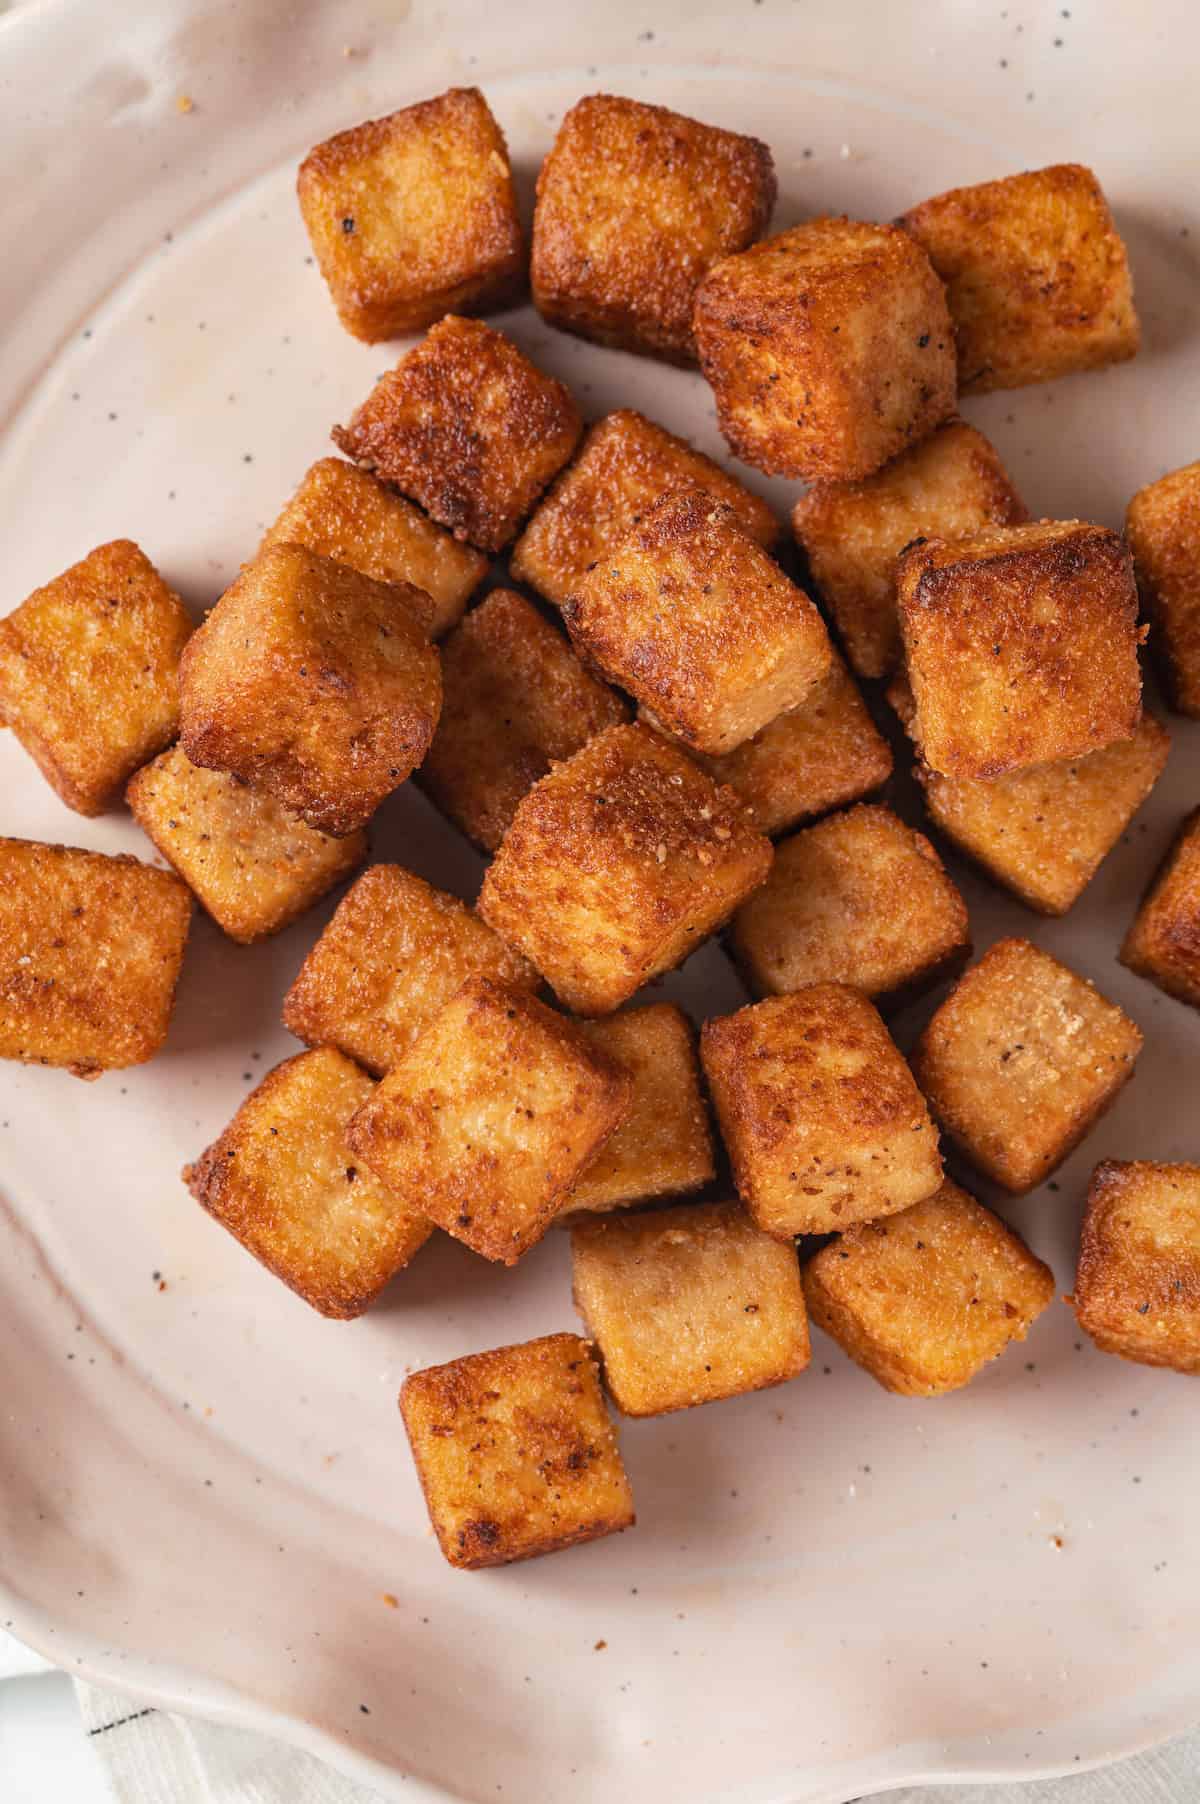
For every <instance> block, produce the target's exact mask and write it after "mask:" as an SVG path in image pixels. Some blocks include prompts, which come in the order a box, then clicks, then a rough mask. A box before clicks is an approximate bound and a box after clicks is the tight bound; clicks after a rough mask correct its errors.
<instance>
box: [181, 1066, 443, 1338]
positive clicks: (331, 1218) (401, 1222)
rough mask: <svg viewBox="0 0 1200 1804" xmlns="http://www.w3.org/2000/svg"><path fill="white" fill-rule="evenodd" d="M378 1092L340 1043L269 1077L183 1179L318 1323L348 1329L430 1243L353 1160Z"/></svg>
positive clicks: (420, 1222)
mask: <svg viewBox="0 0 1200 1804" xmlns="http://www.w3.org/2000/svg"><path fill="white" fill-rule="evenodd" d="M374 1088H375V1086H374V1084H373V1083H372V1082H371V1080H370V1078H369V1077H368V1076H367V1075H366V1073H365V1072H363V1071H360V1070H359V1068H358V1066H357V1065H355V1064H353V1063H352V1062H351V1061H350V1060H349V1059H347V1058H343V1057H342V1054H341V1053H340V1052H336V1051H335V1050H334V1048H333V1047H332V1046H323V1047H321V1048H320V1049H319V1050H318V1051H316V1052H301V1053H297V1054H296V1056H295V1058H291V1059H285V1060H284V1062H283V1064H282V1065H276V1067H275V1069H274V1070H273V1071H269V1072H268V1073H267V1075H266V1077H264V1079H263V1081H262V1083H261V1084H259V1086H258V1088H257V1089H256V1090H254V1091H252V1092H251V1094H250V1095H249V1096H248V1097H247V1098H246V1100H245V1102H244V1103H243V1104H242V1106H241V1108H240V1109H239V1110H238V1112H237V1114H236V1115H235V1116H234V1118H233V1120H232V1121H231V1122H230V1124H229V1126H228V1127H227V1128H226V1129H225V1132H224V1133H223V1134H222V1135H221V1137H220V1139H218V1140H214V1142H213V1144H212V1145H211V1146H210V1147H208V1148H207V1149H206V1151H204V1152H203V1153H201V1155H200V1157H199V1158H198V1159H197V1161H196V1163H195V1164H194V1165H188V1166H185V1168H184V1172H183V1181H184V1183H185V1184H186V1185H187V1187H188V1189H189V1190H190V1191H191V1193H192V1195H193V1196H194V1197H195V1199H196V1201H197V1202H198V1203H200V1204H202V1205H203V1207H204V1208H205V1209H207V1210H208V1213H209V1214H210V1215H211V1216H212V1217H213V1218H214V1219H215V1220H216V1221H219V1222H220V1224H221V1226H222V1227H223V1228H228V1230H229V1232H230V1233H231V1234H232V1235H233V1237H234V1239H235V1240H240V1241H241V1243H242V1245H243V1246H244V1247H245V1249H246V1251H247V1252H248V1253H253V1255H254V1257H255V1258H256V1259H257V1260H258V1261H259V1263H260V1264H262V1265H265V1266H266V1268H267V1270H268V1271H269V1272H274V1274H275V1276H276V1277H277V1278H282V1280H283V1282H284V1283H285V1284H286V1285H287V1286H288V1288H289V1289H290V1290H294V1291H295V1292H296V1295H297V1296H299V1297H303V1298H304V1301H305V1302H306V1303H310V1304H311V1305H312V1307H313V1308H314V1309H316V1310H318V1311H319V1312H320V1313H321V1315H327V1316H334V1317H336V1318H338V1319H340V1320H342V1321H349V1320H351V1319H352V1318H353V1317H354V1316H357V1315H361V1314H362V1313H363V1311H364V1310H365V1309H369V1308H370V1306H371V1304H372V1303H373V1302H374V1301H375V1298H376V1297H377V1296H378V1295H379V1292H380V1291H381V1290H382V1289H383V1287H384V1285H385V1284H386V1283H388V1281H389V1280H390V1279H391V1278H394V1277H395V1275H396V1273H397V1272H398V1271H400V1270H401V1269H402V1268H403V1267H404V1266H406V1265H407V1264H408V1262H409V1260H410V1259H412V1258H413V1256H414V1255H415V1254H416V1253H418V1252H419V1251H420V1250H421V1248H422V1247H423V1246H424V1245H425V1242H426V1241H427V1240H428V1238H429V1236H430V1235H431V1234H432V1232H433V1224H432V1223H431V1222H429V1221H427V1220H426V1219H425V1217H424V1216H422V1215H418V1214H417V1213H416V1211H415V1210H410V1209H406V1208H404V1207H403V1206H402V1205H401V1204H399V1203H398V1202H397V1201H396V1198H395V1197H394V1196H393V1195H391V1193H390V1192H389V1191H387V1190H386V1189H385V1188H384V1186H383V1185H382V1184H381V1183H380V1182H379V1179H378V1178H376V1177H374V1176H373V1175H372V1173H371V1172H369V1171H368V1170H367V1169H366V1168H365V1166H363V1165H362V1164H361V1162H360V1161H359V1160H358V1159H357V1158H356V1157H355V1155H354V1153H353V1152H352V1151H351V1148H350V1143H349V1141H348V1139H347V1138H346V1128H347V1124H348V1122H349V1120H350V1117H351V1116H352V1115H353V1114H354V1113H355V1111H356V1110H357V1109H359V1108H361V1107H362V1105H363V1103H364V1102H366V1100H367V1098H368V1097H369V1096H370V1094H371V1092H372V1091H373V1089H374Z"/></svg>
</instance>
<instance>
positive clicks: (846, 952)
mask: <svg viewBox="0 0 1200 1804" xmlns="http://www.w3.org/2000/svg"><path fill="white" fill-rule="evenodd" d="M730 943H731V946H732V949H733V953H734V957H735V958H736V959H737V961H738V963H739V964H740V966H741V967H742V969H743V971H745V973H746V975H747V977H748V978H749V980H750V985H751V988H752V989H754V990H755V991H756V992H757V994H758V995H760V996H784V995H787V994H788V993H789V992H790V991H792V990H802V989H804V988H805V987H806V986H807V985H808V984H813V983H848V984H851V985H853V987H854V988H855V989H856V990H861V991H862V993H863V995H864V996H875V997H885V996H886V997H893V998H899V997H901V996H902V997H904V999H905V1000H907V999H909V998H910V997H912V996H913V995H916V994H918V993H919V992H920V991H921V990H924V989H927V988H928V987H929V985H930V984H932V983H934V982H936V981H937V979H938V978H939V977H940V976H942V975H944V973H945V971H946V969H947V967H948V966H950V965H952V964H953V963H954V962H955V961H956V960H958V959H965V958H966V956H967V954H968V952H969V951H970V947H971V941H970V933H969V930H968V925H967V910H966V905H965V903H964V902H963V899H962V897H961V896H960V895H959V893H958V891H957V889H956V888H955V887H954V884H953V883H952V882H951V881H950V879H949V877H948V876H947V875H946V871H945V868H944V866H943V864H942V861H941V859H940V858H939V857H938V855H937V853H936V852H935V851H934V849H933V847H932V846H931V845H930V843H929V841H928V840H927V839H926V838H925V836H924V834H922V833H916V832H914V831H913V829H912V828H911V827H909V826H906V825H905V823H904V822H903V821H902V820H899V819H898V818H897V817H896V815H894V814H893V813H892V811H891V809H890V808H880V807H875V806H872V805H871V804H869V803H864V804H863V805H862V806H861V807H858V808H851V809H849V810H848V811H847V812H846V813H845V814H833V815H830V817H829V818H828V820H824V821H818V822H817V825H816V826H815V827H808V828H806V829H805V831H804V832H803V833H797V834H796V835H795V836H794V837H793V838H792V839H785V840H784V841H783V842H782V843H781V844H780V845H778V846H776V848H775V862H774V864H773V865H772V866H771V871H770V875H769V876H768V878H767V881H766V882H765V883H764V884H763V886H762V888H761V889H759V890H756V891H755V893H754V894H753V895H752V896H751V897H750V900H749V901H748V902H743V904H742V906H741V907H740V908H739V909H738V911H737V913H736V915H734V917H733V922H732V924H731V926H730Z"/></svg>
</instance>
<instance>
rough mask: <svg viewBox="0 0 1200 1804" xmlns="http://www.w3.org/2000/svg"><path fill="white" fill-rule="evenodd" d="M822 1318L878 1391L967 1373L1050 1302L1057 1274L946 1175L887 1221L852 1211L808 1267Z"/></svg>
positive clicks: (913, 1391)
mask: <svg viewBox="0 0 1200 1804" xmlns="http://www.w3.org/2000/svg"><path fill="white" fill-rule="evenodd" d="M804 1296H805V1301H806V1302H807V1304H808V1308H809V1313H810V1315H811V1316H812V1319H813V1321H814V1322H815V1323H816V1324H817V1326H818V1327H819V1328H823V1329H824V1330H825V1332H826V1334H828V1335H830V1336H832V1338H833V1339H834V1340H835V1341H837V1343H838V1345H839V1346H840V1347H841V1348H842V1350H843V1351H844V1352H846V1353H848V1354H849V1356H850V1358H851V1359H852V1360H853V1361H854V1362H855V1364H856V1365H860V1366H862V1367H863V1369H864V1371H867V1372H870V1374H871V1376H872V1378H875V1379H877V1380H878V1382H879V1383H880V1384H881V1385H882V1386H883V1388H884V1390H885V1391H895V1392H896V1393H897V1395H898V1396H901V1397H940V1396H941V1395H942V1394H943V1393H944V1392H946V1391H957V1390H960V1389H961V1388H962V1386H963V1385H964V1384H969V1383H970V1382H971V1380H972V1378H974V1377H975V1375H976V1373H978V1372H980V1371H982V1370H983V1368H984V1366H985V1365H987V1364H988V1362H989V1360H993V1359H996V1358H997V1357H998V1356H999V1355H1000V1354H1001V1353H1003V1351H1004V1349H1005V1347H1007V1346H1008V1344H1009V1342H1010V1341H1014V1340H1024V1339H1025V1336H1026V1335H1027V1334H1028V1333H1029V1330H1030V1328H1031V1327H1032V1326H1033V1324H1034V1322H1035V1321H1036V1320H1037V1318H1038V1316H1039V1315H1041V1313H1042V1311H1043V1309H1046V1308H1048V1307H1049V1305H1050V1304H1051V1303H1052V1302H1053V1301H1054V1273H1053V1272H1052V1271H1051V1270H1050V1267H1049V1266H1048V1265H1043V1263H1042V1261H1041V1260H1040V1259H1038V1258H1035V1256H1034V1255H1033V1254H1032V1253H1031V1252H1030V1250H1029V1248H1028V1247H1027V1246H1026V1245H1025V1242H1024V1241H1023V1240H1022V1239H1021V1237H1020V1235H1019V1234H1014V1232H1013V1230H1012V1229H1011V1228H1008V1227H1006V1226H1005V1225H1004V1223H1003V1222H1002V1221H1001V1220H1000V1218H999V1216H998V1215H993V1214H992V1211H991V1210H990V1209H985V1208H984V1207H983V1205H982V1203H977V1202H976V1201H975V1198H974V1197H972V1196H968V1195H967V1192H966V1191H965V1190H960V1189H959V1187H958V1185H957V1184H952V1183H950V1181H949V1180H947V1181H946V1183H944V1184H943V1185H942V1187H941V1189H940V1190H938V1191H936V1192H935V1193H934V1195H933V1196H931V1197H927V1198H926V1199H925V1201H924V1202H922V1203H914V1204H913V1206H912V1208H911V1209H903V1210H901V1212H900V1213H899V1214H898V1215H889V1216H888V1218H887V1220H886V1221H872V1222H859V1223H857V1224H856V1225H855V1226H854V1227H852V1228H847V1230H846V1232H845V1233H844V1234H841V1235H839V1236H838V1238H837V1239H836V1240H834V1241H832V1242H831V1243H830V1244H829V1245H828V1246H826V1247H822V1249H821V1251H820V1252H819V1253H818V1254H817V1256H816V1258H815V1259H811V1260H810V1261H809V1263H808V1264H807V1265H806V1266H805V1268H804Z"/></svg>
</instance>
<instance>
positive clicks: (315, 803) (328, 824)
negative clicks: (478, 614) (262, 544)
mask: <svg viewBox="0 0 1200 1804" xmlns="http://www.w3.org/2000/svg"><path fill="white" fill-rule="evenodd" d="M407 592H408V590H407V586H406V585H404V584H402V583H377V582H373V581H372V579H371V578H370V577H369V576H362V575H360V574H359V572H358V571H357V570H350V569H348V568H347V567H346V565H345V564H335V563H334V562H333V561H332V560H331V559H330V558H325V557H319V556H318V555H317V553H316V552H314V551H308V550H307V549H306V548H305V547H304V546H303V545H272V546H269V547H268V549H267V550H266V551H264V552H263V553H262V554H261V555H260V556H259V557H257V558H256V559H255V561H254V562H253V563H252V564H247V565H246V567H245V568H244V569H243V571H242V573H241V575H240V576H239V577H238V578H237V579H236V581H235V582H234V583H233V584H232V585H231V586H230V587H229V588H228V589H226V591H225V593H224V595H222V597H221V599H220V601H219V602H218V603H217V605H216V607H215V608H214V609H213V611H212V613H211V614H210V615H209V617H208V619H207V620H206V621H205V623H204V625H203V626H202V627H201V628H200V629H199V631H198V632H196V633H195V634H194V635H193V637H192V639H191V640H190V642H189V644H188V648H187V652H186V654H185V656H184V659H183V662H182V665H181V667H180V685H181V690H182V722H181V731H180V738H181V740H182V743H183V749H184V751H185V752H186V753H187V755H188V757H189V758H190V759H191V761H192V763H193V764H200V765H203V766H204V768H205V769H206V770H223V771H228V772H229V774H230V775H231V776H234V777H240V778H241V780H242V781H243V782H244V783H249V784H250V786H251V787H252V788H255V789H262V790H265V791H266V792H267V794H268V795H272V796H274V797H275V799H276V800H277V801H279V802H281V803H282V804H283V806H284V807H285V808H287V809H290V810H291V812H292V813H293V814H298V815H299V816H300V818H301V820H303V821H307V822H308V825H309V826H310V827H315V828H317V829H318V831H319V832H322V833H332V834H334V835H336V836H337V837H339V838H342V837H345V836H347V835H349V834H351V833H357V831H358V830H359V828H360V827H363V826H365V825H366V823H367V821H368V820H369V819H370V818H371V816H372V814H374V812H375V810H376V808H377V807H378V806H379V804H380V802H382V801H383V799H384V797H385V796H388V795H390V794H391V792H392V790H393V789H397V788H399V786H400V784H401V783H403V781H404V779H405V777H407V776H408V774H409V772H410V771H411V770H412V769H413V767H414V766H415V765H417V764H419V763H420V762H421V760H422V758H423V757H424V756H425V753H426V752H427V751H428V750H429V746H430V744H431V742H432V740H433V733H434V728H435V727H436V726H437V720H438V713H439V710H440V708H441V705H442V680H441V671H440V665H439V660H438V654H437V652H436V650H435V649H434V647H433V646H432V645H430V644H429V642H428V639H427V638H426V634H425V630H424V628H423V627H422V625H421V624H420V621H419V619H418V618H417V616H416V615H415V614H414V613H413V612H412V610H411V609H410V607H408V606H407V605H406V601H405V597H406V594H407Z"/></svg>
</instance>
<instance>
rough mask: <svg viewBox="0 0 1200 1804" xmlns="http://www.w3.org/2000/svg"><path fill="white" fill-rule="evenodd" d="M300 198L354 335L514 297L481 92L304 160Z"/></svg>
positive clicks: (509, 242)
mask: <svg viewBox="0 0 1200 1804" xmlns="http://www.w3.org/2000/svg"><path fill="white" fill-rule="evenodd" d="M296 193H297V195H298V197H299V201H300V211H301V213H302V214H303V216H304V223H305V225H306V226H307V228H308V235H309V237H310V239H311V240H312V247H313V251H314V252H315V254H316V259H317V263H318V265H319V267H320V271H321V274H322V275H323V276H324V278H325V281H326V283H327V285H328V287H329V292H330V294H331V295H332V296H333V304H334V306H335V307H336V308H337V310H338V317H339V318H340V320H341V322H342V324H343V325H344V326H345V328H346V330H347V331H348V332H352V333H353V334H354V336H355V338H364V339H366V340H367V342H368V343H375V342H376V341H377V340H378V339H381V338H399V337H400V336H401V334H402V333H405V332H419V331H420V330H421V329H422V328H423V327H425V326H431V325H432V324H433V323H434V321H435V320H439V319H441V317H442V315H443V314H444V313H451V312H454V313H482V312H485V311H486V310H487V309H489V308H492V307H503V306H506V305H507V304H508V303H509V302H510V301H512V300H515V299H516V297H517V295H518V294H519V293H520V289H521V280H522V274H523V255H522V240H521V226H520V221H519V220H518V218H517V202H516V196H515V195H514V193H513V182H512V171H511V170H510V169H509V166H508V148H507V146H506V145H505V142H504V134H503V132H502V131H501V130H500V127H499V126H498V125H497V124H496V121H495V119H494V118H493V117H492V114H491V110H490V109H489V107H488V103H487V101H486V100H485V99H484V98H483V95H482V94H481V93H480V92H479V89H478V88H450V89H449V90H448V92H446V93H445V94H439V95H438V97H437V99H436V100H423V101H421V102H420V103H419V104H418V105H417V106H409V107H404V108H403V109H402V110H401V111H400V112H398V113H391V114H389V115H388V117H387V118H386V119H368V120H366V121H365V122H364V123H363V124H362V125H356V126H353V127H352V128H351V129H350V130H349V131H344V132H338V134H337V136H336V137H333V138H327V139H326V140H325V142H324V143H323V144H318V145H317V146H316V147H315V149H313V150H310V151H309V153H308V155H307V156H306V157H305V159H304V161H303V163H301V165H300V173H299V175H298V177H297V180H296Z"/></svg>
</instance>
